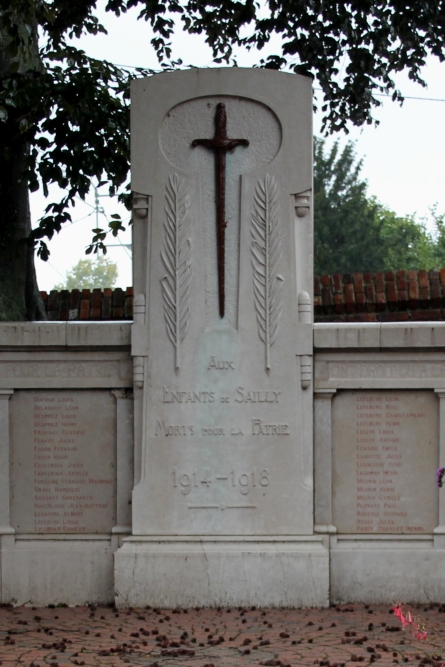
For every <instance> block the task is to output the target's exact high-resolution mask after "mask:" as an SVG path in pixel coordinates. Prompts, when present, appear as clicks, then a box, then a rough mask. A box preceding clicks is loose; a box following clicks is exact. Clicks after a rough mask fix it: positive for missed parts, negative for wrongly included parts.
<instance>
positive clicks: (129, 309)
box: [124, 296, 133, 319]
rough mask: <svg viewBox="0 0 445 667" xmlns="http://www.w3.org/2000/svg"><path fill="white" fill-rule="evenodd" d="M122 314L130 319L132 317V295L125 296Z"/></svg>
mask: <svg viewBox="0 0 445 667" xmlns="http://www.w3.org/2000/svg"><path fill="white" fill-rule="evenodd" d="M124 316H125V317H126V318H127V319H132V317H133V297H132V296H127V298H126V299H125V307H124Z"/></svg>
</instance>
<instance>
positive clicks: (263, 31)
mask: <svg viewBox="0 0 445 667" xmlns="http://www.w3.org/2000/svg"><path fill="white" fill-rule="evenodd" d="M134 7H136V8H138V9H139V10H140V14H139V18H140V19H142V20H145V21H147V22H148V23H149V24H150V25H151V28H152V31H153V38H152V40H151V45H152V48H153V49H154V50H155V51H156V53H157V56H158V59H159V62H160V65H161V67H162V68H164V69H168V68H172V67H175V66H177V65H178V63H177V62H175V61H174V60H173V59H172V58H173V55H172V40H173V38H174V33H175V30H178V31H179V30H181V31H184V30H185V31H186V32H188V33H190V34H202V35H204V37H205V39H206V41H207V42H208V44H209V45H210V46H211V48H212V49H213V55H214V59H215V62H225V63H227V64H229V63H230V62H232V64H233V60H232V58H233V49H234V47H235V46H244V47H246V48H248V49H258V48H261V47H263V46H265V45H266V44H268V43H269V42H270V41H271V39H272V38H274V37H276V36H278V38H279V41H280V43H281V47H280V49H279V51H278V52H277V53H276V54H273V55H270V56H268V57H267V58H266V59H265V60H259V63H258V64H259V65H260V66H264V67H268V68H273V69H287V70H288V71H293V72H297V73H301V74H306V75H309V76H312V77H314V78H315V79H316V81H317V84H318V85H319V86H320V87H321V89H322V101H321V111H322V113H323V116H324V120H325V126H326V129H327V130H330V131H335V130H339V129H345V128H347V124H348V122H352V123H354V124H356V125H360V124H363V123H369V122H371V121H372V114H373V109H374V107H375V106H378V105H379V104H380V101H379V99H378V97H377V95H378V94H379V93H382V92H383V93H389V94H392V96H393V98H394V99H396V100H401V99H402V98H401V95H400V92H399V91H398V90H397V89H396V86H395V83H394V75H395V74H397V73H398V72H400V71H402V70H405V71H407V72H408V74H409V76H410V77H411V78H412V79H413V80H415V81H418V82H419V83H423V81H422V78H421V68H422V66H423V65H424V64H425V60H426V57H427V56H428V55H429V54H434V55H436V56H437V57H438V58H440V59H441V60H443V59H444V55H445V51H444V49H445V46H444V45H445V39H444V38H445V2H444V0H440V1H439V2H438V1H437V0H434V1H433V0H425V1H423V2H418V1H417V0H416V1H415V0H404V2H403V3H401V2H400V0H372V1H371V0H360V2H358V1H353V2H351V1H350V2H340V3H339V2H334V1H333V0H310V1H308V0H267V1H266V2H265V3H264V4H261V3H259V2H256V1H255V0H165V1H164V2H159V0H107V4H106V11H108V12H111V13H113V14H115V15H117V16H119V15H120V14H121V13H124V12H127V11H128V10H129V9H131V8H134ZM101 32H102V33H103V32H105V29H104V27H103V26H102V25H101V24H100V22H99V20H98V18H97V15H96V0H76V1H75V2H73V0H57V1H56V2H55V1H53V0H5V2H3V3H2V6H1V8H0V139H1V141H0V171H1V173H2V174H4V173H6V174H10V175H11V178H10V182H9V181H8V179H5V180H4V182H3V185H2V187H0V216H1V218H0V263H3V265H6V264H8V265H9V266H10V267H11V268H8V269H7V270H6V272H5V276H6V277H4V276H3V277H2V276H0V283H2V284H3V279H5V280H6V278H7V276H8V275H12V273H14V272H15V273H16V274H18V273H20V272H21V273H22V274H23V273H25V274H26V280H24V281H22V282H23V283H26V284H27V288H26V290H25V291H26V294H27V296H26V303H27V307H26V316H27V317H31V318H32V317H36V316H39V315H40V316H42V312H41V310H40V312H39V309H38V308H36V306H35V303H34V301H35V299H36V294H37V287H36V283H35V277H33V271H34V268H33V260H32V256H31V255H30V253H32V251H33V249H34V247H36V248H37V252H38V254H39V255H40V256H41V257H42V258H43V259H46V258H47V257H48V247H47V239H50V238H51V237H52V236H53V234H54V233H55V232H58V231H59V230H60V228H61V225H62V224H63V223H64V222H66V221H68V220H70V212H69V209H70V206H71V205H72V204H73V202H74V198H75V197H80V198H84V197H85V195H86V193H87V192H88V190H89V188H90V186H91V184H92V183H93V182H94V183H95V184H97V183H107V185H108V188H109V191H110V194H116V193H118V194H119V197H120V198H121V200H123V201H124V202H126V204H127V205H129V189H128V187H129V186H128V182H127V174H128V167H129V113H128V107H129V80H130V78H131V76H130V74H129V73H128V72H127V71H125V70H124V69H122V68H119V67H116V66H114V65H113V64H111V63H109V62H106V61H100V60H97V59H94V58H90V57H88V56H87V55H86V54H85V53H84V52H83V51H82V50H80V49H78V48H75V47H74V46H73V45H72V44H71V43H70V40H71V38H73V37H80V36H81V35H82V34H86V33H87V34H92V35H96V34H98V33H101ZM38 38H40V43H39V41H38ZM144 73H148V72H145V71H143V70H139V71H136V72H134V73H133V74H132V76H140V75H142V74H144ZM12 175H13V176H12ZM17 183H20V187H18V186H17ZM51 184H56V185H57V186H59V187H60V188H62V189H63V190H64V195H63V197H62V198H61V200H60V201H54V202H50V203H49V204H48V207H47V209H46V213H45V215H44V216H43V218H42V219H41V220H40V222H39V224H38V225H37V227H35V229H34V230H32V231H31V230H30V224H29V211H28V212H27V211H26V210H25V209H26V206H25V205H19V204H18V203H17V202H18V200H19V197H21V199H22V200H23V188H26V186H29V188H30V189H31V190H35V189H37V188H39V187H41V188H42V189H43V191H44V193H45V194H46V193H47V192H48V188H49V186H51ZM19 190H20V192H19ZM7 202H9V205H7ZM25 218H28V222H26V224H25V223H24V222H23V221H24V220H25ZM121 227H122V222H121V220H120V218H114V219H112V221H111V223H110V230H111V232H112V233H113V234H117V233H118V231H119V229H120V228H121ZM5 229H7V232H5V231H4V230H5ZM105 233H106V232H105V231H104V230H98V231H97V232H96V233H95V237H94V239H93V243H92V246H91V249H94V250H97V249H100V248H101V247H103V242H104V235H105ZM24 243H25V244H26V245H27V248H28V249H27V250H26V249H24V248H23V244H24ZM29 249H30V250H29ZM20 253H21V254H22V256H23V258H22V261H21V263H20V269H19V268H17V267H18V266H19V265H18V264H17V262H16V258H17V256H18V255H20ZM19 283H20V281H18V283H17V285H18V284H19ZM14 284H15V283H14V282H11V286H10V287H11V289H12V290H14V289H16V290H19V289H20V290H22V291H23V290H24V289H25V288H24V287H23V286H21V287H17V288H14ZM20 284H21V283H20ZM8 289H9V288H8ZM7 291H8V290H6V291H5V290H3V293H6V292H7ZM22 302H23V303H22ZM17 304H18V305H17ZM17 304H16V306H15V310H14V312H18V311H20V312H22V316H25V309H24V306H23V304H24V298H22V299H21V300H20V299H19V301H18V302H17ZM21 304H22V305H21ZM17 309H18V310H17ZM1 310H2V304H1V303H0V317H1V316H2V315H1ZM7 310H8V309H7V308H6V311H7ZM6 311H5V312H6ZM11 312H12V311H11Z"/></svg>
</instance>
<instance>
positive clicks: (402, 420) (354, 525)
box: [332, 391, 439, 535]
mask: <svg viewBox="0 0 445 667" xmlns="http://www.w3.org/2000/svg"><path fill="white" fill-rule="evenodd" d="M438 403H439V402H438V399H437V397H436V396H435V394H434V392H432V391H422V392H421V391H342V392H338V393H337V394H336V395H335V397H334V398H333V408H332V411H333V419H332V421H333V426H332V441H333V475H332V477H333V479H332V487H333V523H334V525H335V526H336V528H337V531H338V532H339V533H382V534H385V533H401V534H408V535H414V534H423V533H425V534H428V533H429V534H432V532H433V530H434V528H435V527H436V526H437V523H438V512H437V509H438V508H437V498H438V489H437V488H436V486H435V484H434V475H435V471H436V469H437V466H438V456H439V433H438V417H439V404H438Z"/></svg>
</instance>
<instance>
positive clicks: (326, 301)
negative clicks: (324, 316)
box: [322, 287, 334, 308]
mask: <svg viewBox="0 0 445 667" xmlns="http://www.w3.org/2000/svg"><path fill="white" fill-rule="evenodd" d="M322 291H323V294H322V297H323V306H324V307H325V308H330V307H331V306H333V304H334V301H333V299H332V292H331V290H330V288H329V287H323V290H322Z"/></svg>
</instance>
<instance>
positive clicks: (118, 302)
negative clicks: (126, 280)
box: [113, 287, 124, 308]
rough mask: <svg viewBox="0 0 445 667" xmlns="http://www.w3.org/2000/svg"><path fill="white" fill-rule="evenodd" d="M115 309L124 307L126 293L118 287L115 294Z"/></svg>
mask: <svg viewBox="0 0 445 667" xmlns="http://www.w3.org/2000/svg"><path fill="white" fill-rule="evenodd" d="M113 307H114V308H116V307H120V308H123V307H124V293H123V291H122V290H121V288H120V287H116V289H115V290H114V292H113Z"/></svg>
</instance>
